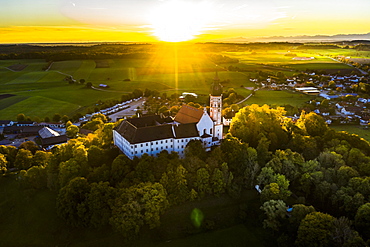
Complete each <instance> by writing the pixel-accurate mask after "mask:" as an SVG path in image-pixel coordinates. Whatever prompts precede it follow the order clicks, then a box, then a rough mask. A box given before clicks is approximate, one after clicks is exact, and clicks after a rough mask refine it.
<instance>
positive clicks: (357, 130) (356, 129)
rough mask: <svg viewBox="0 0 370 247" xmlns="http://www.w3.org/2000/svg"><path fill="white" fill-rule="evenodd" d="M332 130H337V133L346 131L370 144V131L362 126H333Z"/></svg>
mask: <svg viewBox="0 0 370 247" xmlns="http://www.w3.org/2000/svg"><path fill="white" fill-rule="evenodd" d="M330 127H331V128H333V129H335V130H336V131H346V132H348V133H350V134H356V135H358V136H360V137H362V138H364V139H365V140H366V141H368V142H370V130H369V129H365V128H364V126H361V125H331V126H330Z"/></svg>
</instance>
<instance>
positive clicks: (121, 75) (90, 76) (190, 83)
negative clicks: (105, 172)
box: [0, 46, 370, 120]
mask: <svg viewBox="0 0 370 247" xmlns="http://www.w3.org/2000/svg"><path fill="white" fill-rule="evenodd" d="M188 53H189V52H188V51H187V50H181V49H179V51H178V52H177V51H176V49H175V46H170V47H167V48H163V50H160V51H159V52H157V53H155V54H153V56H152V57H150V58H146V59H137V58H135V59H103V60H96V61H95V60H68V61H57V62H54V63H53V64H52V66H51V67H50V69H49V70H48V71H43V70H42V68H43V67H45V66H47V62H46V61H44V60H42V59H23V60H0V95H1V94H14V95H16V96H14V97H11V98H6V99H2V100H0V119H4V120H5V119H9V120H15V119H16V116H17V114H19V113H24V114H26V115H27V116H30V117H36V116H38V117H41V118H44V117H46V116H48V117H52V116H53V115H54V114H55V113H59V114H62V115H69V116H70V117H71V116H72V114H74V113H76V112H81V113H82V114H84V113H85V112H84V111H85V110H86V109H87V108H93V107H94V106H95V104H96V102H97V101H98V100H102V101H105V100H110V99H120V98H121V96H122V94H126V93H129V92H132V91H133V90H134V89H136V88H137V89H142V90H144V89H146V88H148V89H152V90H153V89H155V90H158V91H160V92H166V93H167V95H170V94H172V93H180V94H181V93H182V92H194V93H197V94H200V95H208V93H209V88H210V85H211V83H212V81H213V78H214V76H215V71H216V70H218V74H219V77H220V79H221V81H224V82H223V86H224V90H225V91H226V90H227V89H228V88H234V89H235V90H236V91H237V93H238V94H240V95H242V96H244V97H246V96H247V95H249V93H250V91H249V90H247V89H245V87H254V86H255V84H254V83H251V82H250V81H249V80H248V78H250V77H253V76H254V75H255V73H256V72H257V71H260V70H261V71H267V72H271V73H277V72H278V71H281V72H284V73H285V74H286V75H287V76H292V75H293V74H294V73H296V71H297V70H306V69H309V70H328V71H335V72H336V71H338V70H340V71H346V72H347V73H348V72H350V71H352V70H353V68H352V67H349V66H347V65H344V64H342V63H338V62H336V61H333V60H332V59H330V58H329V57H328V56H333V55H345V56H351V57H357V58H367V57H369V56H370V52H360V51H355V50H353V49H321V50H319V49H318V50H315V49H306V50H292V51H287V50H262V51H261V50H258V51H246V52H220V53H219V54H222V55H226V56H229V57H232V58H237V59H239V61H240V62H239V63H231V64H220V65H219V66H220V67H224V68H227V67H229V66H230V65H231V66H237V67H239V68H241V69H243V70H244V71H243V72H231V71H225V70H223V69H220V67H217V66H216V64H215V63H213V62H211V61H210V60H209V59H207V57H206V56H204V54H203V53H195V55H192V56H188ZM287 54H288V55H287ZM293 56H297V57H315V59H313V60H302V61H300V60H293ZM14 65H16V66H15V67H17V66H18V67H19V66H20V67H22V65H24V66H25V68H24V69H23V70H21V71H17V72H14V71H11V70H9V69H7V67H9V66H14ZM66 76H73V78H74V79H75V80H77V81H79V80H80V79H84V80H85V81H86V82H92V83H93V85H94V86H98V85H99V84H106V85H108V86H109V89H106V90H102V91H97V90H92V89H86V88H85V87H84V86H83V85H78V84H74V85H69V84H68V83H67V81H65V80H64V79H65V78H66ZM127 79H130V80H127ZM204 97H205V96H204ZM308 99H310V98H309V97H307V96H304V95H297V96H292V94H291V93H288V92H281V91H280V92H264V91H260V92H257V93H256V95H255V96H254V97H252V98H251V99H249V101H248V102H247V103H248V104H250V103H258V104H264V103H267V104H292V105H297V106H298V105H300V104H302V103H303V102H305V101H307V100H308ZM204 103H206V102H204Z"/></svg>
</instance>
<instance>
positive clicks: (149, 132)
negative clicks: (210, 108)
mask: <svg viewBox="0 0 370 247" xmlns="http://www.w3.org/2000/svg"><path fill="white" fill-rule="evenodd" d="M140 119H142V118H136V120H135V123H136V124H137V122H139V121H140ZM144 121H145V119H144ZM138 125H140V124H138ZM115 130H116V131H117V132H118V133H119V134H120V135H121V136H123V137H124V138H125V139H126V140H127V141H128V142H129V143H131V144H137V143H143V142H151V141H157V140H164V139H169V138H176V139H179V138H188V137H198V136H199V134H198V130H197V126H196V123H187V124H177V125H176V124H163V125H155V126H147V127H136V126H135V125H133V124H132V123H130V122H129V120H126V121H123V122H121V123H120V124H119V125H118V126H117V127H116V128H115Z"/></svg>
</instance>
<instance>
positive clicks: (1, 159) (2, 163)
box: [0, 153, 8, 174]
mask: <svg viewBox="0 0 370 247" xmlns="http://www.w3.org/2000/svg"><path fill="white" fill-rule="evenodd" d="M7 163H8V162H7V161H6V158H5V155H3V154H1V153H0V173H1V174H4V173H6V171H7V166H6V165H7Z"/></svg>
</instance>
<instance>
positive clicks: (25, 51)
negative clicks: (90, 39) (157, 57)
mask: <svg viewBox="0 0 370 247" xmlns="http://www.w3.org/2000/svg"><path fill="white" fill-rule="evenodd" d="M150 48H151V46H150V45H145V44H139V45H136V44H130V45H128V44H112V45H111V44H98V45H86V46H81V45H66V46H63V45H55V46H51V45H50V46H42V45H28V44H21V45H0V59H45V60H47V61H62V60H73V59H108V58H139V59H140V58H148V57H149V56H150Z"/></svg>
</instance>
